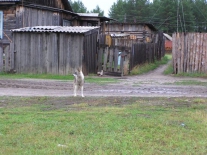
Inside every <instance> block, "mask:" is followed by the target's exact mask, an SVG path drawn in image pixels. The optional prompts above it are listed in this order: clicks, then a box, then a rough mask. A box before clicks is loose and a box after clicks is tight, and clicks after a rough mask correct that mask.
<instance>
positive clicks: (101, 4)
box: [81, 0, 152, 17]
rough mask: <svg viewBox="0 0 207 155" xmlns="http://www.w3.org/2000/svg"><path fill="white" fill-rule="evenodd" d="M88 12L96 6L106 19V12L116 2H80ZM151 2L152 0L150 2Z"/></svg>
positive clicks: (101, 0) (99, 0)
mask: <svg viewBox="0 0 207 155" xmlns="http://www.w3.org/2000/svg"><path fill="white" fill-rule="evenodd" d="M81 1H82V2H83V4H84V6H85V7H86V8H87V10H88V11H92V10H93V9H95V8H96V6H97V5H98V6H99V7H100V8H101V10H103V11H104V15H105V16H106V17H108V12H109V9H110V8H111V6H112V5H113V4H114V2H115V3H116V2H117V0H81ZM151 1H152V0H151Z"/></svg>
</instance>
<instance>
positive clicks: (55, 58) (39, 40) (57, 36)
mask: <svg viewBox="0 0 207 155" xmlns="http://www.w3.org/2000/svg"><path fill="white" fill-rule="evenodd" d="M83 38H84V36H83V34H78V35H77V34H67V33H14V40H15V42H14V51H15V54H14V66H15V70H16V71H17V73H33V74H42V73H45V74H60V75H67V74H71V73H73V69H74V68H77V67H79V66H81V65H82V54H83V46H82V44H83Z"/></svg>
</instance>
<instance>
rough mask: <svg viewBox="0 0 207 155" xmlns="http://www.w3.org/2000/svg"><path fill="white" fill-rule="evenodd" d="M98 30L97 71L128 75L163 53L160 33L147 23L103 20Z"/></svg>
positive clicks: (158, 57)
mask: <svg viewBox="0 0 207 155" xmlns="http://www.w3.org/2000/svg"><path fill="white" fill-rule="evenodd" d="M100 33H101V36H100V50H99V60H98V71H99V72H100V70H103V71H104V73H105V74H110V75H128V74H129V73H130V71H131V70H132V69H133V68H134V67H135V66H137V65H141V64H143V63H151V62H154V60H155V59H157V60H160V59H161V57H162V56H164V54H165V49H164V37H163V33H162V32H159V31H157V29H156V28H155V27H154V26H153V25H152V24H149V23H117V22H113V23H103V25H102V27H101V30H100ZM102 58H104V59H102Z"/></svg>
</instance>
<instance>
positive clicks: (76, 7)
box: [69, 0, 88, 13]
mask: <svg viewBox="0 0 207 155" xmlns="http://www.w3.org/2000/svg"><path fill="white" fill-rule="evenodd" d="M69 3H70V5H71V7H72V9H73V12H76V13H87V12H88V11H87V8H86V7H85V6H84V4H83V2H82V1H80V0H77V1H74V2H73V1H72V0H69Z"/></svg>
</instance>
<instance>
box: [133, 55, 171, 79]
mask: <svg viewBox="0 0 207 155" xmlns="http://www.w3.org/2000/svg"><path fill="white" fill-rule="evenodd" d="M171 59H172V56H171V55H170V54H166V55H165V56H164V57H163V58H162V59H161V60H160V61H157V60H155V62H154V63H145V64H143V65H137V66H135V67H134V68H133V69H132V71H131V72H130V74H131V75H139V74H143V73H147V72H149V71H151V70H154V69H156V68H158V67H159V66H160V65H163V64H167V63H168V61H169V60H171Z"/></svg>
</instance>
